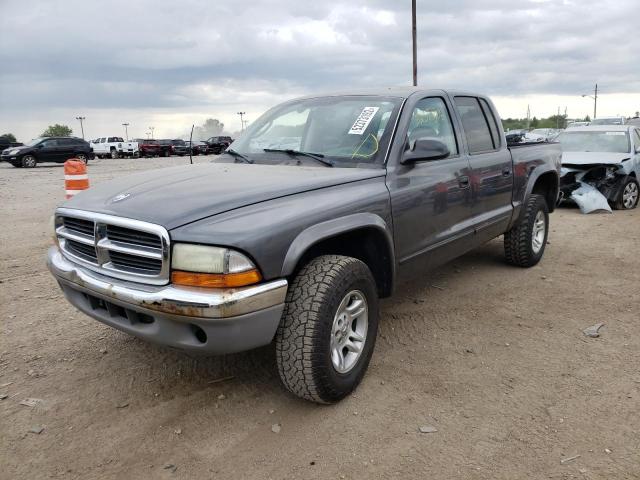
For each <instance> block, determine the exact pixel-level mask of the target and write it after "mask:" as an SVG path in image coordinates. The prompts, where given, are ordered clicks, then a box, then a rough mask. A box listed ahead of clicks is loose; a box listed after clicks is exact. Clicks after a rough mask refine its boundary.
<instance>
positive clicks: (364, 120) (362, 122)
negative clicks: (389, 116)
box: [348, 107, 380, 135]
mask: <svg viewBox="0 0 640 480" xmlns="http://www.w3.org/2000/svg"><path fill="white" fill-rule="evenodd" d="M378 110H380V107H364V108H363V109H362V112H360V115H358V118H356V121H355V122H353V125H352V126H351V130H349V132H348V133H349V135H362V134H363V133H364V131H365V130H366V129H367V127H368V126H369V124H370V123H371V120H373V117H375V115H376V113H377V112H378Z"/></svg>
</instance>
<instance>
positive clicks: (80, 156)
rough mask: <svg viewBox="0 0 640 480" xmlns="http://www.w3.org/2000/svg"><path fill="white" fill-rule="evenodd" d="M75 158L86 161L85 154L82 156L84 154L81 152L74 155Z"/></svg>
mask: <svg viewBox="0 0 640 480" xmlns="http://www.w3.org/2000/svg"><path fill="white" fill-rule="evenodd" d="M76 158H77V159H78V160H81V161H83V162H85V163H87V157H85V156H84V155H82V154H80V155H76Z"/></svg>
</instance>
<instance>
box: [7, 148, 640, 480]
mask: <svg viewBox="0 0 640 480" xmlns="http://www.w3.org/2000/svg"><path fill="white" fill-rule="evenodd" d="M198 161H204V159H199V160H198ZM185 162H188V160H185V159H184V158H171V159H154V160H151V159H141V160H135V161H130V160H101V161H95V162H93V163H92V164H90V166H89V172H90V177H91V181H92V182H94V183H98V182H103V181H105V180H107V179H110V178H113V177H117V176H121V175H126V174H127V173H128V172H131V171H134V170H143V169H149V168H158V167H160V166H163V165H176V164H180V163H185ZM62 178H63V172H62V168H61V166H58V165H44V166H40V167H38V168H37V169H30V170H26V169H16V168H12V167H10V166H9V165H8V164H1V165H0V189H1V190H0V191H1V192H2V193H1V197H2V198H1V201H2V206H1V209H2V230H1V231H0V242H1V245H2V249H1V251H0V258H1V261H0V280H1V282H2V283H1V284H0V318H1V319H2V334H1V336H0V385H1V386H0V394H6V395H8V397H7V398H5V399H3V400H0V425H1V432H2V434H1V436H0V478H7V479H18V478H20V479H22V478H28V479H36V478H58V477H62V478H83V479H85V478H114V479H115V478H118V479H121V478H136V479H145V478H153V479H163V478H176V479H179V478H185V479H186V478H223V479H235V478H273V479H281V478H304V479H307V478H311V479H313V478H334V479H342V478H345V479H352V478H359V479H369V478H433V479H449V478H459V479H471V480H473V479H509V480H513V479H520V478H534V479H542V478H562V479H564V478H578V479H581V478H584V479H607V480H611V479H631V478H635V479H638V478H640V369H639V367H640V353H639V351H640V321H639V315H638V311H639V305H640V301H639V300H640V294H639V292H640V254H639V252H640V209H638V210H636V211H633V212H615V213H614V214H613V215H591V216H584V215H581V214H580V213H579V211H578V210H577V209H572V208H562V209H560V210H559V211H558V212H557V213H555V214H554V215H553V216H552V217H551V222H552V232H551V234H550V238H549V241H550V244H549V245H548V249H547V253H546V256H545V258H544V260H543V262H542V263H541V264H540V265H539V266H537V267H535V268H533V269H530V270H520V269H516V268H511V267H508V266H506V265H505V264H504V262H503V258H502V243H501V241H500V240H495V241H493V242H491V243H489V244H487V245H486V246H484V247H483V248H481V249H479V250H477V251H475V252H473V253H471V254H469V255H467V256H465V257H463V258H461V259H459V260H457V261H455V262H453V263H452V264H449V265H447V266H446V267H444V268H441V269H439V270H438V271H435V272H433V273H431V274H430V275H429V276H426V275H425V278H424V279H423V280H422V281H420V282H417V283H415V284H412V285H405V286H403V287H401V288H400V289H399V291H398V294H397V295H396V297H395V298H394V299H392V300H386V301H384V302H383V309H382V319H381V327H380V332H379V337H378V343H377V348H376V351H375V353H374V356H373V360H372V363H371V366H370V368H369V372H368V374H367V376H366V377H365V380H364V382H363V384H362V385H361V386H360V388H359V389H358V390H357V392H356V393H355V394H354V395H352V396H350V397H349V398H347V399H346V400H345V401H343V402H342V403H340V404H339V405H334V406H329V407H327V406H317V405H313V404H310V403H306V402H303V401H301V400H298V399H296V398H294V397H292V396H291V395H289V394H287V393H286V392H285V391H284V390H283V389H282V388H281V387H280V384H279V380H278V377H277V374H276V373H275V362H274V359H273V356H272V350H271V348H263V349H260V350H257V351H253V352H248V353H244V354H238V355H232V356H227V357H218V358H191V357H188V356H186V355H184V354H181V353H178V352H174V351H170V350H166V349H162V348H159V347H155V346H152V345H148V344H146V343H143V342H141V341H139V340H137V339H135V338H132V337H129V336H127V335H125V334H123V333H120V332H118V331H115V330H112V329H111V328H109V327H106V326H104V325H102V324H100V323H98V322H96V321H94V320H92V319H90V318H88V317H86V316H85V315H83V314H81V313H79V312H77V311H75V310H74V309H73V308H72V307H71V306H70V305H69V304H68V303H67V302H66V301H65V300H64V298H63V296H62V294H61V293H60V291H59V289H58V287H57V285H56V283H55V282H54V280H53V278H52V277H51V276H50V275H49V273H48V271H47V270H46V267H45V263H44V255H45V251H46V249H47V247H48V246H49V244H50V243H51V241H50V237H51V232H50V226H49V218H50V216H51V214H52V212H53V209H54V208H55V206H56V205H58V204H59V203H61V201H62V196H63V185H62ZM598 322H605V323H606V327H604V328H603V330H602V331H601V332H602V335H601V336H600V338H587V337H585V336H584V335H583V333H582V329H584V328H585V327H588V326H590V325H593V324H595V323H598ZM228 377H232V378H228ZM225 378H227V379H226V380H224V381H219V382H216V380H219V379H225ZM27 398H36V399H41V401H40V402H37V404H36V405H35V406H32V407H30V406H24V405H20V402H21V401H23V400H25V399H27ZM274 424H279V425H281V431H280V432H279V433H274V432H273V431H272V425H274ZM426 425H429V426H433V427H435V428H437V432H435V433H420V432H419V427H420V426H426ZM36 426H38V427H43V428H44V430H43V431H42V432H41V433H39V434H37V433H33V432H31V431H30V430H31V429H32V428H33V427H36ZM576 456H579V457H577V458H575V459H573V460H571V457H576ZM563 460H564V462H563Z"/></svg>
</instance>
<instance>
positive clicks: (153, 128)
mask: <svg viewBox="0 0 640 480" xmlns="http://www.w3.org/2000/svg"><path fill="white" fill-rule="evenodd" d="M155 129H156V127H149V130H150V131H151V140H153V131H154V130H155Z"/></svg>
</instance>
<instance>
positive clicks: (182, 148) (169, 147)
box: [158, 139, 189, 157]
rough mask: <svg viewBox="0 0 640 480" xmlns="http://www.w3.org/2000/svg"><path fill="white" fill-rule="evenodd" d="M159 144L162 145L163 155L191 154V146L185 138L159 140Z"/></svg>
mask: <svg viewBox="0 0 640 480" xmlns="http://www.w3.org/2000/svg"><path fill="white" fill-rule="evenodd" d="M158 145H160V149H161V150H162V156H163V157H168V156H170V155H179V156H183V155H189V147H188V146H187V144H186V143H185V141H184V140H180V139H176V140H158Z"/></svg>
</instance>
